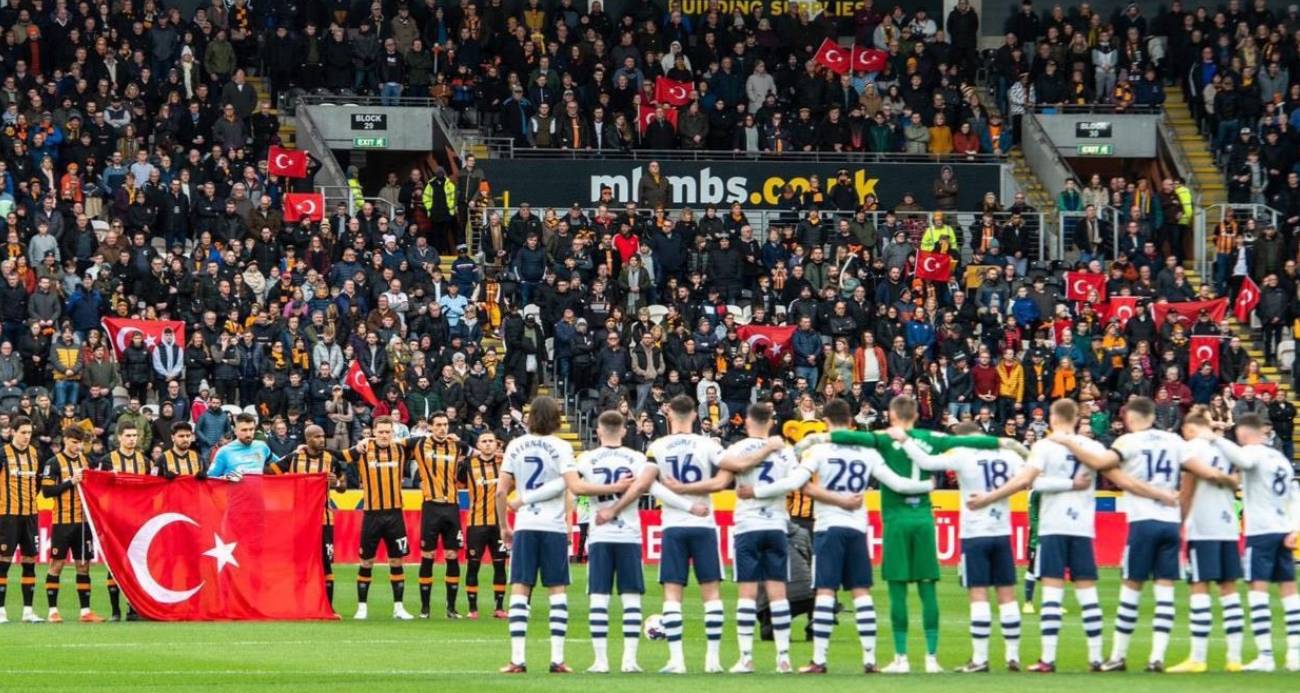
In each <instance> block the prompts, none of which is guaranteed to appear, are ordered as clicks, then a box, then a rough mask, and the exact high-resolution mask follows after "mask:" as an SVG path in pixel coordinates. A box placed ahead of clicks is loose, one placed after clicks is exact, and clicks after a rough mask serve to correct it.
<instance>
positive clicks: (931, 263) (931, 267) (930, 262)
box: [921, 255, 939, 272]
mask: <svg viewBox="0 0 1300 693" xmlns="http://www.w3.org/2000/svg"><path fill="white" fill-rule="evenodd" d="M921 269H923V270H925V271H926V272H938V271H939V258H937V257H935V256H933V255H930V256H927V257H926V258H925V260H924V261H922V262H921Z"/></svg>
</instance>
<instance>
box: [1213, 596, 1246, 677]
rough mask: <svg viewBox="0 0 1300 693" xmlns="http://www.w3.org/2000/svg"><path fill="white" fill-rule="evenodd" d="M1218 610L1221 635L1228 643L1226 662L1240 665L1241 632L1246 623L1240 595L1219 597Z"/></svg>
mask: <svg viewBox="0 0 1300 693" xmlns="http://www.w3.org/2000/svg"><path fill="white" fill-rule="evenodd" d="M1219 608H1220V609H1222V610H1223V634H1224V636H1225V637H1224V639H1225V640H1227V643H1228V661H1229V662H1234V663H1240V662H1241V641H1242V632H1243V631H1244V630H1245V621H1246V615H1245V612H1243V611H1242V610H1241V595H1240V594H1238V593H1236V592H1233V593H1231V594H1225V595H1223V596H1221V597H1219Z"/></svg>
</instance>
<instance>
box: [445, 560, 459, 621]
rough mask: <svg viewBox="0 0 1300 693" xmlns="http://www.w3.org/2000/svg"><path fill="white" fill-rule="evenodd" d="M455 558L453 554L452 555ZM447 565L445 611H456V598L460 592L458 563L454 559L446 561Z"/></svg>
mask: <svg viewBox="0 0 1300 693" xmlns="http://www.w3.org/2000/svg"><path fill="white" fill-rule="evenodd" d="M452 556H455V554H452ZM446 564H447V578H446V580H447V585H446V587H447V611H455V610H456V597H457V595H458V594H459V592H460V561H458V560H456V559H455V558H450V559H447V560H446Z"/></svg>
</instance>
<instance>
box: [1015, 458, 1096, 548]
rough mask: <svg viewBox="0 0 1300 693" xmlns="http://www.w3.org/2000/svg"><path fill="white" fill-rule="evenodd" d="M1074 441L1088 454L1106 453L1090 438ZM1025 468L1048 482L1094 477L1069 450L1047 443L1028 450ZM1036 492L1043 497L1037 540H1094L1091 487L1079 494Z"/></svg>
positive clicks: (1073, 492)
mask: <svg viewBox="0 0 1300 693" xmlns="http://www.w3.org/2000/svg"><path fill="white" fill-rule="evenodd" d="M1076 439H1078V440H1079V442H1080V444H1081V445H1084V446H1086V447H1087V448H1088V449H1089V450H1094V451H1096V452H1104V451H1105V450H1106V448H1105V447H1104V446H1102V444H1101V443H1098V442H1097V441H1095V440H1092V439H1090V438H1084V437H1083V436H1076ZM1027 464H1028V465H1029V466H1031V467H1033V468H1035V469H1037V470H1038V472H1039V474H1040V475H1042V476H1043V477H1046V478H1049V479H1058V480H1060V479H1069V480H1073V479H1074V478H1075V477H1076V476H1079V475H1080V474H1083V475H1086V476H1088V477H1089V478H1092V479H1094V480H1095V477H1096V475H1095V474H1094V473H1093V471H1092V470H1091V469H1090V468H1088V467H1087V466H1085V465H1084V464H1083V463H1082V462H1079V461H1078V460H1077V459H1075V457H1074V455H1073V454H1071V453H1070V451H1069V449H1067V448H1066V447H1065V446H1064V445H1061V444H1060V443H1055V442H1053V441H1050V440H1040V441H1038V442H1037V443H1034V447H1032V448H1030V450H1029V460H1028V462H1027ZM1035 490H1038V491H1040V492H1041V493H1042V497H1043V499H1042V501H1041V504H1040V505H1039V508H1038V536H1040V537H1041V536H1049V535H1064V536H1071V537H1089V538H1092V537H1094V536H1096V534H1097V528H1096V525H1095V522H1094V519H1095V517H1096V514H1097V501H1096V494H1095V492H1094V488H1093V487H1092V486H1089V487H1088V488H1086V489H1084V490H1082V491H1075V490H1073V489H1071V490H1069V491H1047V490H1044V489H1035Z"/></svg>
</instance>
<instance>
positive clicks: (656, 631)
mask: <svg viewBox="0 0 1300 693" xmlns="http://www.w3.org/2000/svg"><path fill="white" fill-rule="evenodd" d="M645 637H646V640H664V639H666V638H667V637H668V634H667V633H665V632H664V617H663V616H660V615H659V614H650V616H649V617H648V618H646V620H645Z"/></svg>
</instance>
